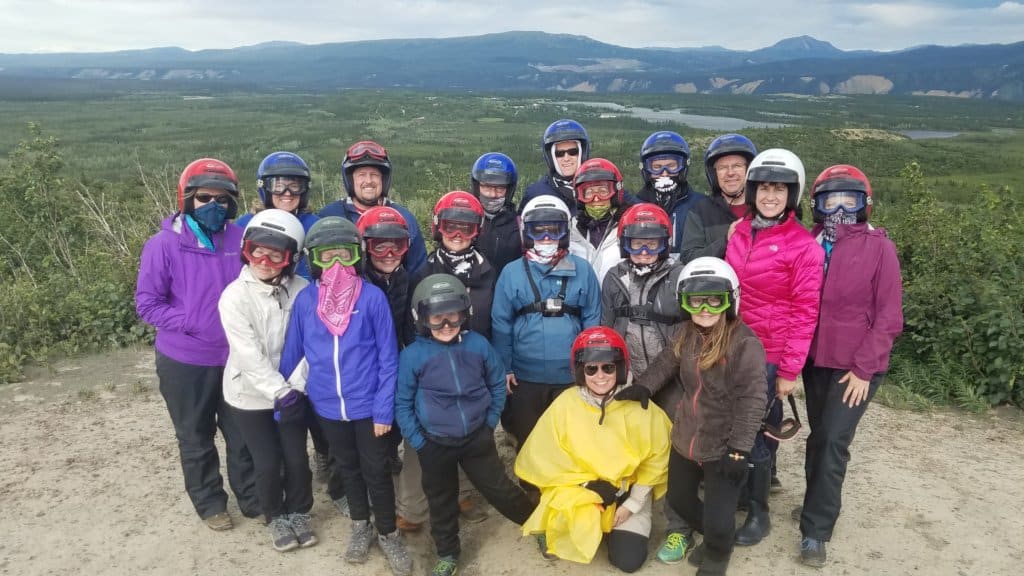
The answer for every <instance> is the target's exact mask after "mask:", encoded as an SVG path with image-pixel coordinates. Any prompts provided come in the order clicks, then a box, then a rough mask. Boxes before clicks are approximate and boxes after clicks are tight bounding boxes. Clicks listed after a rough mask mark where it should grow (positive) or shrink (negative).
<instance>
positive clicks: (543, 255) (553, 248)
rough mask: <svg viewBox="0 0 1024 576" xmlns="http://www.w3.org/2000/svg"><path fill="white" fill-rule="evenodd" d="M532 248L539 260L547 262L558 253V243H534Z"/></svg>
mask: <svg viewBox="0 0 1024 576" xmlns="http://www.w3.org/2000/svg"><path fill="white" fill-rule="evenodd" d="M532 250H533V253H534V254H536V255H537V257H536V260H537V262H541V263H546V262H550V261H551V259H552V258H554V257H555V254H558V244H534V245H533V248H532Z"/></svg>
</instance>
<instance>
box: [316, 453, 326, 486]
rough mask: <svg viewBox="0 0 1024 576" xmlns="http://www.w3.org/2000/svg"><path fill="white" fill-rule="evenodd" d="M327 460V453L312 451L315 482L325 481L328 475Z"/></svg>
mask: <svg viewBox="0 0 1024 576" xmlns="http://www.w3.org/2000/svg"><path fill="white" fill-rule="evenodd" d="M327 462H328V458H327V454H321V453H319V452H313V476H314V477H315V478H316V480H317V482H327V478H328V477H329V476H330V474H329V470H328V467H327Z"/></svg>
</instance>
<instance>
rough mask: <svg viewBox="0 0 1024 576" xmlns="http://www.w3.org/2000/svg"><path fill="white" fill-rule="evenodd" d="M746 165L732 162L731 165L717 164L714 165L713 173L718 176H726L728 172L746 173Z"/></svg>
mask: <svg viewBox="0 0 1024 576" xmlns="http://www.w3.org/2000/svg"><path fill="white" fill-rule="evenodd" d="M746 171H747V165H746V164H744V163H742V162H733V163H732V164H717V165H715V172H718V173H719V174H726V173H729V172H746Z"/></svg>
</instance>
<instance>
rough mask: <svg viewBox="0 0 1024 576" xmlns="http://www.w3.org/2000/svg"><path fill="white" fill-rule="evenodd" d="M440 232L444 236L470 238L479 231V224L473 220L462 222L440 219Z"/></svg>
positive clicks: (474, 236)
mask: <svg viewBox="0 0 1024 576" xmlns="http://www.w3.org/2000/svg"><path fill="white" fill-rule="evenodd" d="M439 228H440V229H441V234H442V235H443V236H445V237H446V238H454V237H456V236H458V237H460V238H464V239H466V240H472V239H473V238H476V235H477V234H478V233H479V232H480V225H479V224H477V223H475V222H462V221H459V220H441V225H440V226H439Z"/></svg>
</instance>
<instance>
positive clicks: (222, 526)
mask: <svg viewBox="0 0 1024 576" xmlns="http://www.w3.org/2000/svg"><path fill="white" fill-rule="evenodd" d="M203 522H206V527H207V528H209V529H210V530H213V531H215V532H223V531H224V530H231V529H232V528H234V527H235V523H234V522H232V521H231V516H228V513H227V511H224V512H217V513H216V514H214V515H213V516H209V517H207V518H203Z"/></svg>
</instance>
